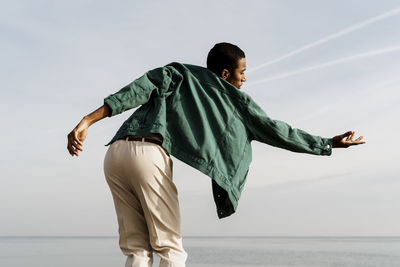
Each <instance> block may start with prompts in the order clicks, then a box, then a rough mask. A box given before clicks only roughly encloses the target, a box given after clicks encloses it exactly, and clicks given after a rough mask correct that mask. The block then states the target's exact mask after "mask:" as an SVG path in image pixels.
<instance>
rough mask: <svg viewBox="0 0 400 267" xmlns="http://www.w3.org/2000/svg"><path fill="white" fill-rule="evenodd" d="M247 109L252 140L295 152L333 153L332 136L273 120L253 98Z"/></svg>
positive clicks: (248, 126) (327, 154) (248, 127)
mask: <svg viewBox="0 0 400 267" xmlns="http://www.w3.org/2000/svg"><path fill="white" fill-rule="evenodd" d="M246 111H247V112H245V114H246V117H245V118H246V119H247V129H248V131H249V134H250V138H251V139H252V140H256V141H259V142H262V143H266V144H269V145H272V146H275V147H279V148H283V149H287V150H290V151H293V152H299V153H308V154H314V155H326V156H329V155H331V154H332V138H322V137H320V136H314V135H311V134H309V133H307V132H305V131H303V130H300V129H296V128H292V127H291V126H290V125H289V124H287V123H285V122H283V121H279V120H272V119H270V118H269V117H268V116H267V114H265V112H264V111H263V110H262V108H261V107H259V106H258V105H257V104H256V103H255V102H254V101H252V100H251V99H250V102H249V103H248V104H247V108H246Z"/></svg>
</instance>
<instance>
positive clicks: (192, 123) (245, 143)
mask: <svg viewBox="0 0 400 267" xmlns="http://www.w3.org/2000/svg"><path fill="white" fill-rule="evenodd" d="M104 103H105V104H107V105H108V106H109V107H110V109H111V111H112V113H111V115H110V116H115V115H117V114H119V113H121V112H123V111H126V110H128V109H131V108H135V107H138V106H140V105H141V106H140V107H139V108H138V109H137V110H136V111H135V112H134V113H133V114H132V115H131V116H130V117H129V118H128V119H127V120H126V121H125V122H124V123H123V125H122V126H121V128H120V129H119V130H118V132H117V133H116V135H115V136H114V138H113V139H112V140H111V141H110V142H109V143H108V144H107V145H109V144H111V143H112V142H114V141H115V140H117V139H120V138H123V137H125V136H127V135H138V136H146V135H148V134H149V133H159V134H161V135H162V136H163V138H164V141H163V143H162V146H163V148H164V149H165V150H167V151H168V153H170V154H171V155H173V156H174V157H176V158H178V159H179V160H181V161H183V162H185V163H187V164H189V165H190V166H192V167H194V168H196V169H197V170H199V171H201V172H203V173H204V174H206V175H208V176H209V177H211V178H212V189H213V196H214V201H215V203H216V207H217V213H218V217H219V218H220V219H221V218H224V217H227V216H229V215H231V214H233V213H234V212H235V211H236V208H237V205H238V201H239V198H240V195H241V192H242V190H243V187H244V185H245V182H246V177H247V173H248V171H249V166H250V162H251V157H252V152H251V145H250V143H251V141H253V140H257V141H259V142H263V143H266V144H269V145H272V146H276V147H280V148H284V149H287V150H290V151H294V152H300V153H309V154H315V155H330V154H331V153H332V139H331V138H322V137H320V136H314V135H310V134H308V133H306V132H305V131H303V130H300V129H295V128H292V127H291V126H290V125H288V124H286V123H285V122H282V121H278V120H272V119H270V118H269V117H268V116H267V115H266V114H265V112H264V111H263V110H262V109H261V108H260V107H259V106H258V105H257V104H256V103H255V102H254V101H253V99H252V98H251V97H250V96H249V95H247V94H246V93H244V92H242V91H240V90H238V89H237V88H236V87H234V86H233V85H231V84H230V83H228V82H226V81H225V80H223V79H222V78H220V77H218V76H217V75H215V74H214V73H213V72H211V71H209V70H208V69H206V68H203V67H199V66H194V65H188V64H180V63H171V64H168V65H166V66H164V67H161V68H156V69H154V70H151V71H148V72H147V73H145V74H144V75H143V76H142V77H140V78H138V79H136V80H135V81H133V82H132V83H130V84H128V85H127V86H125V87H124V88H122V89H121V90H120V91H118V92H117V93H115V94H112V95H110V96H108V97H107V98H105V99H104Z"/></svg>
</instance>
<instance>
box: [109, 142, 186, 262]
mask: <svg viewBox="0 0 400 267" xmlns="http://www.w3.org/2000/svg"><path fill="white" fill-rule="evenodd" d="M172 165H173V164H172V159H171V157H170V156H169V155H168V153H167V152H166V151H165V150H164V149H163V148H162V147H161V146H159V145H157V144H153V143H150V142H145V141H143V140H142V141H127V140H117V141H115V142H114V143H113V144H112V145H111V146H110V147H109V148H108V151H107V153H106V156H105V159H104V173H105V177H106V180H107V183H108V185H109V187H110V190H111V193H112V196H113V200H114V205H115V210H116V213H117V218H118V226H119V228H118V231H119V246H120V248H121V250H122V252H123V253H124V254H125V255H126V256H128V257H127V260H126V265H125V266H126V267H128V266H129V267H149V266H152V264H153V252H155V253H157V254H158V255H159V257H160V267H181V266H185V261H186V259H187V253H186V252H185V250H184V249H183V246H182V236H181V229H180V226H181V220H180V211H179V203H178V191H177V189H176V186H175V184H174V182H173V181H172Z"/></svg>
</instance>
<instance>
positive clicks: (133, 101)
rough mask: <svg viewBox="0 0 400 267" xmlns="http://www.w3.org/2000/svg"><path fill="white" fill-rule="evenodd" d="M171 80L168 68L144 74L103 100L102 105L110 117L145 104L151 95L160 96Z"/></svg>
mask: <svg viewBox="0 0 400 267" xmlns="http://www.w3.org/2000/svg"><path fill="white" fill-rule="evenodd" d="M171 80H172V71H171V67H168V66H166V67H161V68H156V69H153V70H151V71H148V72H146V73H145V74H144V75H143V76H141V77H140V78H138V79H136V80H134V81H133V82H131V83H130V84H128V85H127V86H125V87H123V88H122V89H121V90H119V91H118V92H116V93H114V94H111V95H109V96H108V97H106V98H105V99H104V104H107V105H108V106H109V107H110V109H111V114H110V117H112V116H115V115H117V114H120V113H122V112H124V111H126V110H129V109H132V108H135V107H138V106H140V105H143V104H145V103H147V101H149V99H150V97H151V95H152V94H157V95H160V94H162V93H163V92H164V91H166V90H168V89H169V87H170V84H171Z"/></svg>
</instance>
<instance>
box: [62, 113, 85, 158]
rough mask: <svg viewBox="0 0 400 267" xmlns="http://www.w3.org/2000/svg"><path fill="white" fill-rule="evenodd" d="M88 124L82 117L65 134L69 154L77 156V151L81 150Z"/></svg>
mask: <svg viewBox="0 0 400 267" xmlns="http://www.w3.org/2000/svg"><path fill="white" fill-rule="evenodd" d="M88 128H89V125H88V123H87V121H86V120H85V119H83V120H82V121H81V122H80V123H79V124H78V125H77V126H76V127H75V128H74V129H73V130H72V131H71V132H70V133H69V134H68V136H67V138H68V145H67V149H68V151H69V153H70V154H71V156H74V155H75V156H78V154H79V151H82V150H83V149H82V145H83V141H84V140H85V138H86V135H87V131H88Z"/></svg>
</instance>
